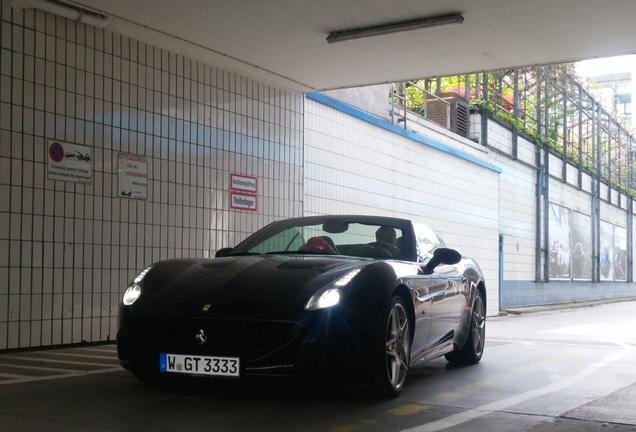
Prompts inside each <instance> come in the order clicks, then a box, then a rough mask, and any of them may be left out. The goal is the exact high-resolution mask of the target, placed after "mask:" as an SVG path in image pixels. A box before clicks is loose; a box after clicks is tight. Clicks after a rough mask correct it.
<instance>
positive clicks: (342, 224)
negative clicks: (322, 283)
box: [227, 215, 417, 262]
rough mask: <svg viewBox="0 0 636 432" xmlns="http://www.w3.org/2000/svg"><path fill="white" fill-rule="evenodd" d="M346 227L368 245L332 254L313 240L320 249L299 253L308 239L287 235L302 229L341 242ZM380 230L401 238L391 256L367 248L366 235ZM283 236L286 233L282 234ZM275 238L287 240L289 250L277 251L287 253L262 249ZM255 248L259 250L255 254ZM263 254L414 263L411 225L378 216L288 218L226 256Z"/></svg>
mask: <svg viewBox="0 0 636 432" xmlns="http://www.w3.org/2000/svg"><path fill="white" fill-rule="evenodd" d="M318 226H320V227H322V229H320V230H318V229H317V227H318ZM364 226H367V227H368V229H364V228H361V227H364ZM349 227H356V228H357V229H358V230H360V229H363V230H365V234H366V240H372V241H364V242H360V243H359V244H346V245H343V244H339V245H338V246H337V247H336V251H333V252H332V251H331V250H330V249H329V248H324V244H322V243H321V241H320V240H317V241H318V242H319V243H321V244H319V245H318V246H319V247H322V248H323V249H320V250H316V249H313V250H312V248H306V247H305V248H304V250H303V248H302V247H300V248H299V247H298V246H300V245H303V244H304V245H305V246H309V243H311V242H308V240H309V238H305V237H304V236H303V237H302V242H299V241H297V240H296V239H293V235H291V233H293V231H292V230H293V229H295V228H299V229H300V230H299V232H300V231H302V230H305V229H310V230H311V231H312V232H314V235H315V236H319V234H320V236H322V237H323V238H325V237H333V238H335V239H341V238H342V235H343V234H345V235H346V234H351V235H353V233H349V230H348V228H349ZM380 227H391V228H393V229H394V232H395V233H396V234H397V237H400V236H401V237H402V238H401V241H400V243H399V245H400V248H398V251H397V252H396V251H395V250H394V249H390V250H391V251H392V252H391V253H388V254H387V253H386V252H383V251H381V250H380V251H378V250H377V248H378V246H382V248H384V245H377V244H375V245H372V246H375V249H373V248H372V247H371V246H369V244H370V243H377V242H376V241H375V238H370V234H369V233H373V234H374V237H375V232H376V230H377V229H378V228H380ZM286 232H288V233H287V234H285V233H286ZM323 234H324V235H323ZM276 236H279V238H278V239H277V240H278V242H279V243H278V244H279V245H282V244H284V242H285V240H283V239H287V240H289V246H288V247H287V248H283V247H280V249H287V250H277V249H276V248H274V249H272V250H269V249H271V248H267V247H262V245H263V244H264V243H265V242H267V241H268V240H271V239H272V238H274V237H276ZM356 246H357V248H356ZM259 247H261V250H258V249H259ZM298 249H300V250H298ZM339 249H343V250H339ZM267 254H281V255H283V254H290V255H298V254H302V255H313V254H318V255H330V256H353V257H358V258H375V259H396V260H403V261H413V262H416V261H417V253H416V246H415V236H414V231H413V224H412V223H411V221H410V220H407V219H400V218H391V217H382V216H355V215H343V216H334V215H325V216H309V217H301V218H291V219H285V220H281V221H277V222H273V223H271V224H269V225H267V226H265V227H264V228H262V229H260V230H259V231H257V232H255V233H254V234H252V235H251V236H250V237H248V238H247V239H245V240H244V241H242V242H241V243H239V244H238V245H237V246H236V247H235V248H233V249H232V250H231V251H230V252H229V253H228V255H227V256H239V255H267Z"/></svg>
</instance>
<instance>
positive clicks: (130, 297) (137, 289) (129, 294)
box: [122, 266, 152, 306]
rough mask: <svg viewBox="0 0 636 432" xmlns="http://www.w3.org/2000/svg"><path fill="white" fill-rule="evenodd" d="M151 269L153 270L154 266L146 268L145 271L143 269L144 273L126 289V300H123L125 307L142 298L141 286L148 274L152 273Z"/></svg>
mask: <svg viewBox="0 0 636 432" xmlns="http://www.w3.org/2000/svg"><path fill="white" fill-rule="evenodd" d="M151 268H152V266H150V267H146V268H145V269H143V271H142V272H141V273H139V274H138V275H137V277H136V278H135V279H134V280H133V283H132V285H130V286H129V287H128V288H127V289H126V292H125V293H124V298H123V299H122V301H123V302H124V305H126V306H130V305H131V304H133V303H134V302H135V301H137V299H138V298H139V296H141V285H140V284H141V282H142V281H143V280H144V278H145V277H146V275H147V274H148V272H149V271H150V269H151Z"/></svg>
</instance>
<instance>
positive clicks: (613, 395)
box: [0, 302, 636, 432]
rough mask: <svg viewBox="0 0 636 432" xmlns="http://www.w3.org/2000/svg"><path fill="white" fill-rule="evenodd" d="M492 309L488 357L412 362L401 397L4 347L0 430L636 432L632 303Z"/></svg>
mask: <svg viewBox="0 0 636 432" xmlns="http://www.w3.org/2000/svg"><path fill="white" fill-rule="evenodd" d="M532 312H533V313H529V314H523V313H522V314H515V315H512V314H511V315H509V316H502V317H496V318H491V319H489V321H488V324H487V346H486V352H485V355H484V358H483V360H482V362H481V363H480V364H479V365H476V366H470V367H449V366H448V365H447V363H446V362H445V361H444V360H443V359H438V360H435V361H432V362H430V363H429V364H427V365H426V366H425V367H423V368H420V369H417V370H413V371H412V373H411V375H410V377H409V379H408V382H407V386H406V388H405V390H404V392H403V394H402V395H401V396H400V397H399V398H397V399H392V400H380V399H376V398H374V397H371V396H368V395H367V394H365V392H364V390H363V389H356V388H335V387H327V388H316V387H313V386H312V387H291V386H288V385H286V384H285V383H282V382H280V381H278V380H267V381H262V382H240V381H210V380H205V381H203V382H199V381H196V382H194V383H185V384H175V385H168V386H147V385H144V384H142V383H140V382H138V381H137V380H136V379H135V378H133V377H132V375H131V374H130V373H128V372H126V371H124V370H122V369H120V368H119V366H118V363H117V360H116V353H115V347H114V345H112V344H111V345H97V346H87V347H75V348H66V349H59V350H43V351H29V352H10V353H3V354H0V430H2V431H3V432H9V431H44V430H46V431H69V432H75V431H88V432H92V431H95V432H97V431H100V432H104V431H180V432H185V431H202V430H206V431H208V430H209V431H247V430H249V431H329V432H358V431H420V432H424V431H429V432H430V431H438V430H444V431H453V432H459V431H472V432H479V431H488V432H497V431H533V432H551V431H582V432H586V431H620V432H622V431H636V332H634V329H636V302H621V303H613V304H604V305H595V306H594V307H584V308H577V309H566V310H562V309H561V308H553V309H552V310H534V311H532Z"/></svg>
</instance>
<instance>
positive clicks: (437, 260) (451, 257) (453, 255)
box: [423, 248, 462, 274]
mask: <svg viewBox="0 0 636 432" xmlns="http://www.w3.org/2000/svg"><path fill="white" fill-rule="evenodd" d="M461 260H462V254H460V253H459V252H457V251H456V250H455V249H450V248H438V249H435V252H433V258H431V260H430V261H429V262H427V263H426V265H425V266H424V269H423V272H424V274H431V273H433V270H435V268H436V267H437V266H439V265H443V264H444V265H453V264H457V263H458V262H460V261H461Z"/></svg>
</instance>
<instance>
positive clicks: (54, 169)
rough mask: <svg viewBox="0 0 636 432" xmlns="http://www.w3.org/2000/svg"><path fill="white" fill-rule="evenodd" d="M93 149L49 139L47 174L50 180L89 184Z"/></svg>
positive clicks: (91, 172)
mask: <svg viewBox="0 0 636 432" xmlns="http://www.w3.org/2000/svg"><path fill="white" fill-rule="evenodd" d="M92 156H93V149H92V148H91V147H87V146H83V145H78V144H70V143H65V142H61V141H49V148H48V158H47V161H48V164H47V171H48V172H47V176H48V178H49V179H50V180H61V181H68V182H74V183H84V184H91V183H92V182H93V157H92Z"/></svg>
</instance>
